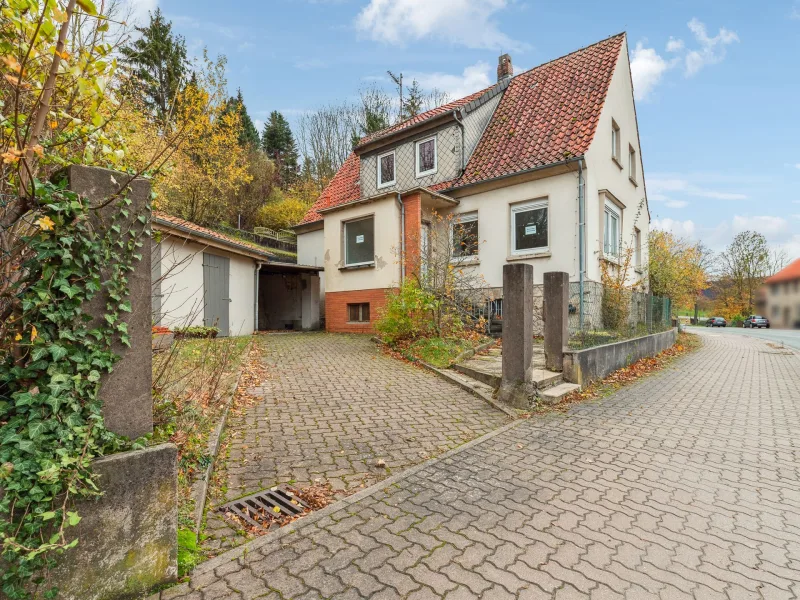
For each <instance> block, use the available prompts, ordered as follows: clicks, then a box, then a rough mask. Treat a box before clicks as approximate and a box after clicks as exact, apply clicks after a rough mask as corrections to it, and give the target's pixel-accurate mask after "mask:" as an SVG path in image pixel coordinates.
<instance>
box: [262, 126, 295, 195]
mask: <svg viewBox="0 0 800 600" xmlns="http://www.w3.org/2000/svg"><path fill="white" fill-rule="evenodd" d="M261 148H262V149H263V150H264V152H265V153H266V154H267V156H269V157H270V158H271V159H272V160H274V161H275V164H276V165H277V167H278V178H279V180H280V184H281V187H282V188H284V189H286V188H288V187H289V186H291V185H292V184H293V183H294V182H295V181H296V180H297V173H298V152H297V145H296V144H295V141H294V136H293V135H292V129H291V128H290V127H289V122H288V121H287V120H286V119H285V118H284V117H283V115H282V114H281V113H279V112H278V111H276V110H274V111H272V113H270V115H269V121H267V122H266V123H265V124H264V131H263V132H262V133H261Z"/></svg>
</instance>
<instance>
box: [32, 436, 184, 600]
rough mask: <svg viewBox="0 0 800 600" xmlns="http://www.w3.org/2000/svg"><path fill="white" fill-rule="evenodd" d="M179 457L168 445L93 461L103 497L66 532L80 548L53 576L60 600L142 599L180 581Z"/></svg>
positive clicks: (88, 504)
mask: <svg viewBox="0 0 800 600" xmlns="http://www.w3.org/2000/svg"><path fill="white" fill-rule="evenodd" d="M177 452H178V451H177V448H176V447H175V446H174V445H173V444H162V445H159V446H153V447H150V448H146V449H144V450H134V451H131V452H120V453H119V454H112V455H110V456H106V457H104V458H100V459H98V460H96V461H95V462H94V464H93V465H92V468H93V470H94V472H95V473H97V474H98V475H99V476H100V478H99V487H100V490H101V491H102V492H103V495H102V496H99V497H96V498H88V499H86V500H81V501H80V502H78V505H77V510H78V513H79V514H80V515H81V517H82V518H81V522H80V523H79V524H78V525H77V527H75V528H74V529H73V528H70V529H68V530H67V532H68V539H70V538H72V537H73V536H74V537H77V538H78V540H79V541H78V545H77V546H75V547H74V548H72V549H70V550H68V551H67V552H66V553H65V554H64V555H63V556H60V557H58V559H57V561H58V565H57V566H56V567H55V568H54V569H53V570H51V571H50V572H49V573H48V580H49V583H50V585H56V586H58V589H59V593H58V597H59V598H62V599H64V600H119V599H123V598H139V597H141V596H142V594H145V593H146V592H148V591H150V590H152V589H153V588H154V587H156V586H158V585H161V584H165V583H169V582H172V581H175V580H176V579H177V578H178V556H177V547H176V543H175V540H176V538H177V529H178V508H177V498H178V491H177V482H178V474H177V470H176V468H177ZM47 587H49V586H46V585H43V586H41V588H40V589H47Z"/></svg>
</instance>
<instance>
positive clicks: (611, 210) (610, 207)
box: [603, 200, 622, 261]
mask: <svg viewBox="0 0 800 600" xmlns="http://www.w3.org/2000/svg"><path fill="white" fill-rule="evenodd" d="M609 217H614V218H616V220H617V237H616V239H615V240H614V248H613V249H615V250H616V253H613V252H609V251H607V248H608V244H607V243H606V233H607V231H608V229H609V228H608V227H606V225H607V224H609ZM621 239H622V213H621V212H620V210H619V208H617V207H616V206H615V205H614V204H613V203H611V202H609V201H608V200H606V203H605V210H604V211H603V256H604V257H606V258H607V259H609V260H613V261H618V260H619V251H620V240H621Z"/></svg>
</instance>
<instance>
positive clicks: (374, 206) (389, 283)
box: [324, 196, 400, 292]
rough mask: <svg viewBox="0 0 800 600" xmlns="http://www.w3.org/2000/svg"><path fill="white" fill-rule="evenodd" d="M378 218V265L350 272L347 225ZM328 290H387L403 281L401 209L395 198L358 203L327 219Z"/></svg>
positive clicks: (375, 227) (375, 234)
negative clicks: (345, 242) (346, 259)
mask: <svg viewBox="0 0 800 600" xmlns="http://www.w3.org/2000/svg"><path fill="white" fill-rule="evenodd" d="M368 216H372V217H373V218H374V238H375V242H374V244H375V261H374V266H366V267H363V268H356V269H348V268H345V264H344V256H343V253H344V252H343V251H344V245H343V230H344V223H346V222H347V221H354V220H357V219H360V218H364V217H368ZM324 234H325V235H324V240H325V288H326V290H327V291H330V292H348V291H353V290H367V289H377V288H381V289H386V288H390V287H394V286H395V285H397V283H398V282H399V281H400V260H399V259H400V207H399V206H398V204H397V202H396V201H395V199H394V196H386V197H384V198H382V199H380V200H376V201H374V202H369V203H365V204H356V205H354V206H351V207H349V208H345V209H342V210H337V211H335V212H332V213H330V214H328V215H326V216H325V229H324Z"/></svg>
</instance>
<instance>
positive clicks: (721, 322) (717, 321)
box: [706, 317, 728, 327]
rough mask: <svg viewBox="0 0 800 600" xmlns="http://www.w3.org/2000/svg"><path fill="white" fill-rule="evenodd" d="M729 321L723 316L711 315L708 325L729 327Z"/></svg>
mask: <svg viewBox="0 0 800 600" xmlns="http://www.w3.org/2000/svg"><path fill="white" fill-rule="evenodd" d="M727 326H728V322H727V321H726V320H725V319H723V318H722V317H711V318H710V319H708V321H706V327H727Z"/></svg>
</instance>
